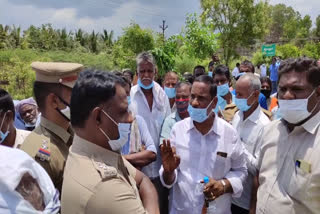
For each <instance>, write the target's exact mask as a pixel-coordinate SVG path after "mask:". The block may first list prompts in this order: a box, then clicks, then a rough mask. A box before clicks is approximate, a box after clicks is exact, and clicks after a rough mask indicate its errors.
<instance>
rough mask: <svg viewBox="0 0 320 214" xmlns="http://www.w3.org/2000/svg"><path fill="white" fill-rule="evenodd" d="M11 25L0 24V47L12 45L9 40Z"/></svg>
mask: <svg viewBox="0 0 320 214" xmlns="http://www.w3.org/2000/svg"><path fill="white" fill-rule="evenodd" d="M9 30H10V27H9V26H8V25H5V26H4V25H2V24H0V49H5V48H8V47H9V46H10V44H9V41H8V36H9Z"/></svg>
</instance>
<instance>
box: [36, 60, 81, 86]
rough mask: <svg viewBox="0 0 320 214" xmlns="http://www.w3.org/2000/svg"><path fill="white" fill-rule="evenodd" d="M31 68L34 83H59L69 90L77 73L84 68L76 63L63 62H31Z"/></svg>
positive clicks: (74, 81)
mask: <svg viewBox="0 0 320 214" xmlns="http://www.w3.org/2000/svg"><path fill="white" fill-rule="evenodd" d="M31 67H32V69H33V70H34V71H35V72H36V81H39V82H46V83H60V84H62V85H65V86H67V87H69V88H73V86H74V85H75V83H76V80H77V78H78V74H79V72H81V71H82V70H83V68H84V66H83V65H81V64H78V63H65V62H33V63H32V64H31Z"/></svg>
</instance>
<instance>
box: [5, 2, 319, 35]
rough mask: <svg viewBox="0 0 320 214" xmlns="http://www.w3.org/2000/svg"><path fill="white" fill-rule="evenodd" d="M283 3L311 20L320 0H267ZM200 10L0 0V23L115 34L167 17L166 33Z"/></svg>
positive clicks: (188, 5) (154, 25)
mask: <svg viewBox="0 0 320 214" xmlns="http://www.w3.org/2000/svg"><path fill="white" fill-rule="evenodd" d="M270 3H271V4H277V3H285V4H287V5H290V6H292V7H293V8H294V9H295V10H298V11H299V12H300V13H301V14H302V15H306V14H309V15H311V18H312V20H313V21H314V20H315V18H316V17H317V15H319V14H320V0H270ZM194 12H197V13H198V14H199V13H201V9H200V0H0V23H1V24H8V25H12V24H15V25H16V26H21V27H22V28H23V29H26V28H27V27H29V26H30V25H31V24H33V25H35V26H40V25H41V24H45V23H52V24H53V26H54V27H56V28H64V27H65V28H67V29H68V30H75V29H78V28H82V29H84V30H86V31H92V30H95V31H100V32H101V31H102V29H107V30H114V32H115V34H116V35H120V34H121V33H122V28H123V27H126V26H128V25H129V24H130V22H131V21H132V20H134V21H135V22H136V23H138V24H139V25H140V26H142V27H148V28H151V29H153V30H154V31H158V32H160V31H161V29H160V28H159V25H160V24H162V20H163V19H165V20H166V21H167V25H168V26H169V28H168V29H167V31H166V34H167V35H172V34H177V33H179V32H180V31H181V28H182V27H183V26H184V22H185V17H186V14H187V13H194Z"/></svg>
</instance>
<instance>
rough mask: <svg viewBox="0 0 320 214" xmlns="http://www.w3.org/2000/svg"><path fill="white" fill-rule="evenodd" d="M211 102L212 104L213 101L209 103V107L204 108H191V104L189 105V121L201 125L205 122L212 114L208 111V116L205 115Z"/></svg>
mask: <svg viewBox="0 0 320 214" xmlns="http://www.w3.org/2000/svg"><path fill="white" fill-rule="evenodd" d="M212 102H213V100H212V101H211V102H210V103H209V105H208V106H207V107H206V108H194V107H192V105H191V104H189V106H188V112H189V115H190V117H191V119H192V120H193V121H196V122H198V123H202V122H204V121H205V120H207V119H208V117H209V116H210V114H211V113H212V111H210V113H209V115H208V113H207V111H208V108H209V106H210V105H211V103H212Z"/></svg>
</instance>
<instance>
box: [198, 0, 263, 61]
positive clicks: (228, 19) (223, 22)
mask: <svg viewBox="0 0 320 214" xmlns="http://www.w3.org/2000/svg"><path fill="white" fill-rule="evenodd" d="M258 5H259V7H256V5H255V4H254V1H253V0H201V7H202V9H203V13H202V18H203V20H204V21H205V22H206V23H211V24H212V25H213V29H214V30H216V31H218V32H220V44H221V48H223V59H224V61H225V63H226V64H227V65H228V64H229V62H230V61H231V60H232V59H233V58H235V57H237V56H238V53H237V52H236V48H237V47H239V46H244V47H247V46H248V45H249V44H253V43H254V39H259V38H261V37H262V36H263V34H264V30H265V28H264V26H265V25H264V22H263V21H264V19H263V17H262V18H260V19H256V18H257V17H259V16H263V15H264V14H265V13H264V12H263V10H265V8H264V5H265V4H258ZM256 14H259V15H256ZM257 29H259V30H257Z"/></svg>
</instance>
